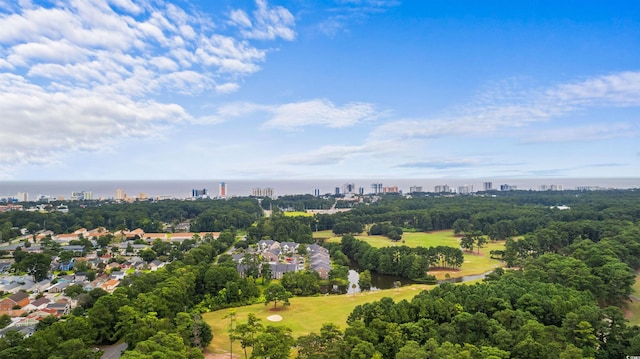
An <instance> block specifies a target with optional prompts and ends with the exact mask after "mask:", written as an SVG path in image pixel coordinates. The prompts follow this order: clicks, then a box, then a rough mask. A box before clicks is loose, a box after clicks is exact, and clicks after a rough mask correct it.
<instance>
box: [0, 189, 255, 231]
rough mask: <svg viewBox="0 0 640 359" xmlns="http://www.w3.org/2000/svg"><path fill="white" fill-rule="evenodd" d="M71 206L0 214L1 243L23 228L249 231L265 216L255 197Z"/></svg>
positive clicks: (89, 203)
mask: <svg viewBox="0 0 640 359" xmlns="http://www.w3.org/2000/svg"><path fill="white" fill-rule="evenodd" d="M52 205H53V206H55V205H57V203H54V204H52ZM68 207H69V212H68V213H61V212H55V211H53V212H46V213H41V212H29V211H10V212H5V213H0V233H1V234H2V235H1V237H2V240H3V241H7V240H9V239H11V238H14V237H16V236H18V235H20V229H22V228H25V229H27V230H28V231H29V233H31V234H33V233H36V232H37V231H39V230H44V229H48V230H52V231H53V232H54V233H56V234H59V233H70V232H73V231H74V230H77V229H79V228H87V229H92V228H96V227H105V228H107V229H108V230H110V231H115V230H121V229H135V228H142V229H143V230H144V231H145V232H148V233H153V232H163V229H164V225H165V224H169V225H172V226H175V225H176V224H178V223H180V222H183V221H190V222H191V231H194V232H206V231H215V232H220V231H223V230H225V229H230V228H236V229H246V228H248V227H250V226H251V225H252V224H253V223H254V222H255V221H256V220H257V219H258V218H260V217H261V216H262V209H261V208H260V206H259V205H258V202H257V201H256V200H255V199H252V198H231V199H229V200H198V201H182V200H165V201H157V202H133V203H110V202H99V201H85V202H70V203H68Z"/></svg>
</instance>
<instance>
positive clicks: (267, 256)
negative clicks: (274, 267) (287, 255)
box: [262, 249, 280, 263]
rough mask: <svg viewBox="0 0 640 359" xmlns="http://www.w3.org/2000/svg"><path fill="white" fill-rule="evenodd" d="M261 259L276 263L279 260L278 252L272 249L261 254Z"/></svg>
mask: <svg viewBox="0 0 640 359" xmlns="http://www.w3.org/2000/svg"><path fill="white" fill-rule="evenodd" d="M262 258H264V260H265V261H267V262H269V263H276V262H278V259H279V258H280V250H279V249H274V250H270V251H266V252H263V253H262Z"/></svg>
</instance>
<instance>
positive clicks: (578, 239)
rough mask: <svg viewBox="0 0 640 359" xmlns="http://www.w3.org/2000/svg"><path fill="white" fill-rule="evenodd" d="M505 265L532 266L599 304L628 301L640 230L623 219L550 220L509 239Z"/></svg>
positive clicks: (540, 275)
mask: <svg viewBox="0 0 640 359" xmlns="http://www.w3.org/2000/svg"><path fill="white" fill-rule="evenodd" d="M500 254H502V258H503V259H504V260H505V261H506V262H507V265H509V266H525V267H527V268H529V269H530V271H529V272H528V273H532V272H534V270H535V273H536V277H537V278H539V280H542V281H548V282H553V283H562V284H564V285H566V286H569V287H571V288H576V289H579V290H586V291H589V292H591V293H592V294H593V296H594V297H595V298H596V299H597V300H598V301H599V302H600V303H601V304H602V305H617V306H620V305H623V304H624V303H626V302H627V301H628V300H629V295H630V294H631V291H632V289H631V287H632V285H633V283H634V282H635V275H634V271H635V270H637V269H640V257H639V256H640V228H639V227H638V225H636V224H634V223H633V222H625V221H603V222H595V221H576V222H569V223H561V222H560V223H552V224H550V225H549V226H548V227H546V228H540V229H538V230H536V231H534V232H532V233H530V234H527V235H526V236H525V237H524V238H523V239H521V240H518V241H513V240H508V241H507V242H506V247H505V250H504V252H502V253H500Z"/></svg>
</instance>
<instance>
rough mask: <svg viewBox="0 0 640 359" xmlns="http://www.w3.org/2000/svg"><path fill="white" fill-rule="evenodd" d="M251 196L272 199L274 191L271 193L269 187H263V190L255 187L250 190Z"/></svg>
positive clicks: (271, 189)
mask: <svg viewBox="0 0 640 359" xmlns="http://www.w3.org/2000/svg"><path fill="white" fill-rule="evenodd" d="M251 195H252V196H254V197H271V198H273V196H274V191H273V188H271V187H265V188H259V187H256V188H254V189H253V190H251Z"/></svg>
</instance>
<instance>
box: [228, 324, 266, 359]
mask: <svg viewBox="0 0 640 359" xmlns="http://www.w3.org/2000/svg"><path fill="white" fill-rule="evenodd" d="M262 329H263V325H262V323H261V322H260V319H258V317H256V315H255V314H253V313H249V315H248V317H247V322H246V323H240V324H238V325H237V326H236V328H235V329H234V330H233V333H232V336H233V337H232V338H233V339H234V340H239V341H240V346H242V349H243V350H244V357H245V358H247V347H251V348H253V346H254V345H255V341H256V336H257V335H258V333H260V332H261V331H262Z"/></svg>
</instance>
